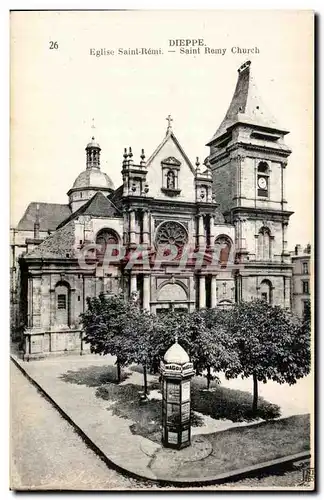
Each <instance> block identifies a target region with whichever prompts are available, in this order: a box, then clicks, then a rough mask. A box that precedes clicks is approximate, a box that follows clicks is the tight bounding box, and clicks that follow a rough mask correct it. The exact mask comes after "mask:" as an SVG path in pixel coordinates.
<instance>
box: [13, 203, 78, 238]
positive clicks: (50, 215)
mask: <svg viewBox="0 0 324 500" xmlns="http://www.w3.org/2000/svg"><path fill="white" fill-rule="evenodd" d="M37 205H38V206H39V209H38V213H39V224H40V231H54V230H55V229H56V228H57V226H58V225H59V224H60V223H61V222H62V221H63V220H65V219H66V218H67V217H69V215H70V214H71V209H70V207H69V205H63V204H61V203H37V202H35V201H33V202H32V203H29V205H28V207H27V209H26V211H25V213H24V215H23V217H22V218H21V219H20V221H19V223H18V226H17V229H18V230H21V231H33V229H34V223H35V219H36V211H37V209H36V207H37Z"/></svg>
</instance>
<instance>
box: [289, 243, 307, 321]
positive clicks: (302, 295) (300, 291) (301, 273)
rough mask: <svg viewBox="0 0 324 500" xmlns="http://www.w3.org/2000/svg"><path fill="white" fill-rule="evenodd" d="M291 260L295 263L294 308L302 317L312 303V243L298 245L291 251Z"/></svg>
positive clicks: (293, 282)
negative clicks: (303, 246) (302, 245)
mask: <svg viewBox="0 0 324 500" xmlns="http://www.w3.org/2000/svg"><path fill="white" fill-rule="evenodd" d="M291 261H292V265H293V281H292V309H293V311H294V312H295V313H296V314H297V315H298V316H300V317H301V318H302V317H303V315H304V311H305V307H307V305H308V304H309V303H310V293H311V283H310V275H311V245H310V244H308V245H307V246H306V247H305V248H304V249H302V247H301V245H296V246H295V250H294V252H291Z"/></svg>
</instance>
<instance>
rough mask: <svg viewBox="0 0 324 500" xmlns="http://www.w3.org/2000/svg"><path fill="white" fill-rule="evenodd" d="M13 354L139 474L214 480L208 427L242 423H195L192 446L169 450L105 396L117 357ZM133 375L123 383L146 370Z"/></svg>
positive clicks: (121, 464) (138, 379) (100, 444)
mask: <svg viewBox="0 0 324 500" xmlns="http://www.w3.org/2000/svg"><path fill="white" fill-rule="evenodd" d="M12 358H13V359H14V360H15V361H16V363H18V364H19V365H20V366H21V367H22V369H23V370H24V371H25V372H26V373H27V375H28V376H29V377H31V378H32V379H33V380H34V381H35V382H36V383H37V384H38V385H39V386H40V387H41V388H42V389H43V391H45V393H46V394H47V395H48V396H50V398H51V399H52V400H53V401H54V402H55V404H56V405H57V406H58V407H59V408H60V409H61V410H62V411H63V412H64V414H65V415H66V416H67V417H68V419H70V421H71V422H73V424H74V425H75V426H77V427H78V428H79V429H81V430H82V432H83V433H84V434H85V435H86V436H87V437H88V438H89V439H90V440H91V441H92V443H94V445H95V447H96V448H97V449H98V450H100V452H101V453H102V454H103V455H104V456H106V457H107V458H108V459H109V461H111V462H112V463H113V464H114V465H115V466H117V468H119V469H121V470H126V471H127V472H128V473H131V474H132V475H134V476H136V477H138V476H140V477H141V478H146V479H151V480H156V479H159V480H163V479H165V480H166V481H167V480H171V479H172V480H177V479H178V480H179V481H180V480H181V481H190V479H191V478H192V479H193V476H194V475H195V474H197V473H199V477H200V479H201V480H204V479H205V480H207V479H208V480H210V477H211V474H210V471H214V472H215V475H216V473H217V460H216V463H215V458H213V446H215V445H214V443H215V434H214V435H213V436H212V434H210V435H209V434H208V432H209V433H211V432H214V433H215V430H224V429H229V428H232V427H235V428H238V427H239V426H240V425H239V424H237V423H233V422H231V421H215V420H214V421H213V422H212V423H210V421H208V420H207V421H206V423H205V424H204V426H203V427H197V428H193V431H194V432H193V438H192V446H191V447H190V448H187V449H184V450H181V451H176V452H175V451H174V450H170V449H164V448H162V446H161V445H160V444H159V442H158V439H157V440H156V441H153V440H151V439H147V438H146V437H143V436H142V435H138V434H134V433H132V431H131V428H130V427H131V426H132V424H133V423H134V421H132V415H131V413H132V411H130V415H129V416H128V415H127V416H125V415H123V416H122V417H120V416H117V415H116V414H114V411H113V408H114V401H113V400H111V399H108V398H107V397H106V398H105V397H103V395H104V390H105V385H104V384H105V380H106V379H107V373H108V372H109V371H110V373H111V372H112V371H113V370H114V369H115V368H114V367H113V363H114V359H113V358H112V357H109V356H105V357H101V356H98V355H91V354H88V355H86V356H68V357H59V358H51V359H43V360H39V361H35V362H26V361H22V360H21V359H18V357H17V356H16V355H15V354H12ZM127 377H128V378H127V380H125V381H124V382H122V383H121V384H120V385H127V384H130V386H129V387H131V386H132V384H133V385H136V386H138V385H142V374H141V373H138V371H137V370H136V369H134V370H127ZM148 377H149V382H152V381H157V377H156V376H151V375H149V376H148ZM110 385H112V384H110ZM114 387H116V388H118V386H117V385H116V386H114ZM273 402H276V401H273ZM125 408H126V409H127V408H128V407H127V405H126V406H125ZM304 413H305V412H304ZM210 420H213V419H210ZM246 425H247V424H246V423H243V424H241V426H246ZM206 426H207V427H206ZM210 426H211V427H210ZM207 428H208V429H207ZM208 435H209V436H210V437H208ZM208 457H209V458H208ZM198 464H201V465H198ZM195 479H196V480H197V477H196V478H195Z"/></svg>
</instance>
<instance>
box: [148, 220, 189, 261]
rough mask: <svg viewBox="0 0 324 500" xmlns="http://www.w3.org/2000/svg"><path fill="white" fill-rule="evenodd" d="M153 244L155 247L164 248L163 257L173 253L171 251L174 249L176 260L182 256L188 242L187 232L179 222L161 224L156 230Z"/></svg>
mask: <svg viewBox="0 0 324 500" xmlns="http://www.w3.org/2000/svg"><path fill="white" fill-rule="evenodd" d="M155 242H156V245H157V246H160V247H162V248H163V247H165V253H163V255H164V256H167V255H168V254H170V252H172V253H173V249H176V250H177V258H179V257H180V256H181V255H182V250H183V247H184V246H185V244H186V243H187V242H188V235H187V231H186V229H185V228H184V227H183V225H182V224H180V223H179V222H176V221H167V222H163V223H162V224H160V226H159V227H158V229H157V233H156V237H155Z"/></svg>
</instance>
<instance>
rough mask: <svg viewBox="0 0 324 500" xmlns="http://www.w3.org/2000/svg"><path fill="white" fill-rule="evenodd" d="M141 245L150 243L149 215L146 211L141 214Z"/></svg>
mask: <svg viewBox="0 0 324 500" xmlns="http://www.w3.org/2000/svg"><path fill="white" fill-rule="evenodd" d="M143 243H144V245H149V243H150V229H149V213H148V211H147V210H144V212H143Z"/></svg>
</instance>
